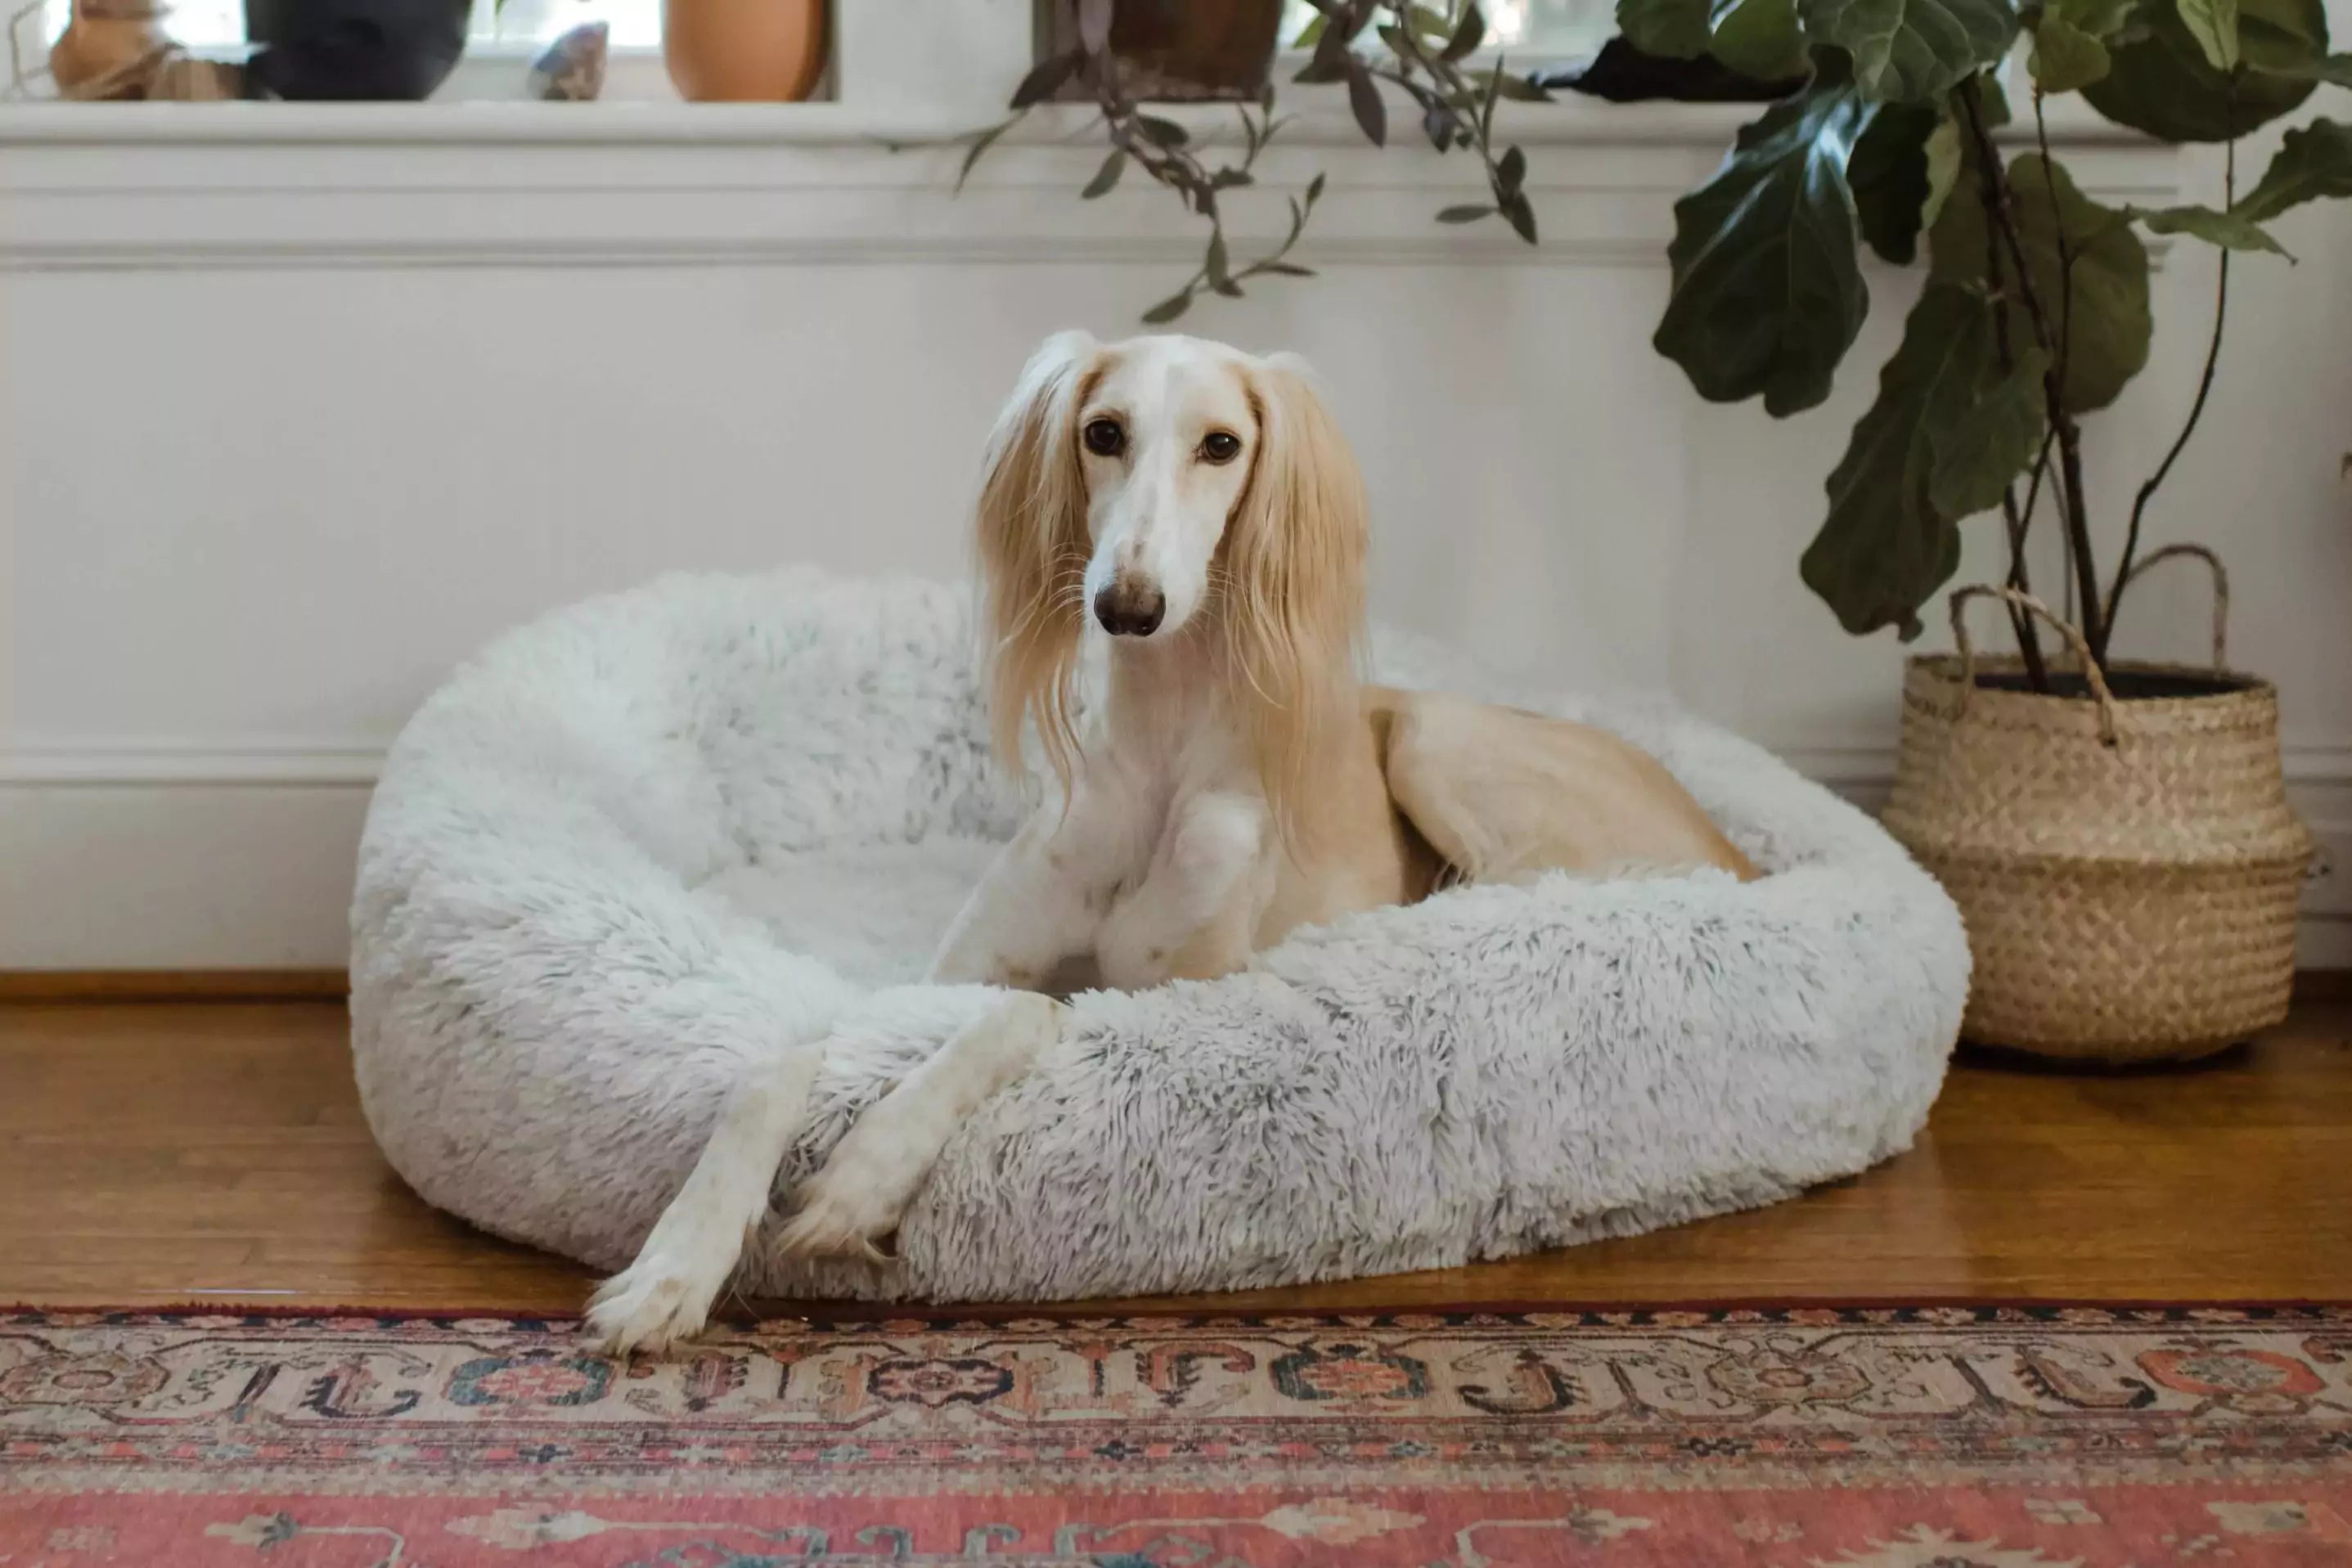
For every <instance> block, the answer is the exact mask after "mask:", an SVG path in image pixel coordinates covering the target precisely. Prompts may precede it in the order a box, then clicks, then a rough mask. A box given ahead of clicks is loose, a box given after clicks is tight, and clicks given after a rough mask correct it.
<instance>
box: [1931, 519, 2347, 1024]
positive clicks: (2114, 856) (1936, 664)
mask: <svg viewBox="0 0 2352 1568" xmlns="http://www.w3.org/2000/svg"><path fill="white" fill-rule="evenodd" d="M2178 555H2192V556H2200V557H2203V558H2204V559H2206V560H2208V561H2209V562H2210V564H2211V565H2212V567H2213V571H2214V586H2215V603H2214V639H2213V644H2214V645H2213V668H2212V669H2210V670H2197V669H2192V668H2189V667H2186V666H2182V665H2172V664H2125V663H2121V662H2110V663H2109V664H2108V665H2107V666H2106V674H2107V677H2108V678H2109V679H2111V680H2112V681H2113V682H2114V683H2115V685H2116V687H2118V688H2120V690H2121V691H2122V692H2123V693H2124V694H2126V695H2120V696H2119V695H2116V692H2115V691H2114V690H2111V689H2110V686H2109V679H2103V678H2102V677H2101V674H2100V671H2099V669H2098V668H2097V667H2096V666H2095V664H2093V663H2092V661H2091V657H2090V650H2089V649H2088V648H2087V647H2086V646H2084V643H2083V640H2082V637H2081V635H2080V634H2079V633H2078V632H2075V631H2074V629H2073V628H2072V627H2071V626H2068V625H2067V624H2066V623H2065V622H2063V621H2061V620H2060V619H2059V618H2058V617H2056V616H2054V615H2053V614H2052V613H2051V612H2050V611H2049V610H2048V608H2047V607H2045V606H2044V605H2042V603H2040V602H2039V601H2036V600H2034V599H2032V597H2030V596H2028V595H2026V594H2022V593H2019V592H2017V591H2013V590H2011V589H2006V588H1964V589H1962V590H1960V591H1958V592H1957V593H1955V594H1953V595H1952V598H1951V612H1952V630H1953V638H1954V644H1955V646H1956V647H1957V648H1958V653H1956V654H1950V655H1929V656H1925V657H1919V658H1914V659H1912V660H1911V661H1910V662H1909V664H1908V666H1907V668H1906V673H1905V677H1904V685H1903V751H1902V759H1901V762H1900V764H1899V765H1898V767H1897V769H1896V773H1895V793H1894V797H1893V799H1892V800H1890V802H1889V803H1888V805H1887V808H1886V813H1885V823H1886V826H1887V829H1888V830H1889V831H1892V832H1893V833H1894V835H1895V837H1896V838H1897V839H1899V840H1901V841H1903V843H1904V844H1905V845H1906V846H1907V847H1908V848H1909V849H1910V850H1911V852H1912V853H1913V854H1915V855H1916V856H1917V857H1918V859H1919V861H1920V862H1921V863H1922V864H1924V865H1925V866H1926V867H1927V869H1928V871H1930V872H1931V873H1934V874H1935V876H1936V877H1937V879H1938V880H1940V881H1941V882H1942V883H1943V884H1944V886H1945V888H1946V889H1947V890H1948V891H1949V892H1950V894H1951V895H1952V899H1953V902H1954V903H1956V904H1958V905H1959V908H1960V914H1961V916H1962V918H1963V919H1964V920H1965V921H1966V922H1967V923H1968V930H1969V946H1970V948H1971V949H1972V951H1973V952H1974V954H1975V957H1976V974H1975V980H1974V983H1973V985H1972V987H1971V988H1970V991H1969V1006H1968V1015H1967V1017H1966V1019H1964V1020H1963V1022H1962V1024H1961V1033H1962V1035H1963V1036H1964V1037H1965V1038H1967V1039H1969V1040H1973V1041H1976V1042H1978V1043H1979V1044H1984V1045H1996V1046H2004V1047H2008V1048H2011V1049H2013V1050H2019V1051H2031V1052H2033V1053H2035V1054H2037V1055H2042V1056H2050V1057H2063V1058H2069V1059H2075V1060H2084V1061H2107V1062H2125V1061H2154V1060H2160V1059H2167V1058H2170V1059H2186V1058H2189V1057H2195V1056H2202V1055H2206V1054H2208V1053H2210V1052H2212V1051H2219V1050H2221V1049H2222V1048H2224V1047H2226V1046H2229V1045H2231V1044H2234V1043H2235V1042H2237V1041H2239V1040H2243V1039H2245V1038H2246V1037H2247V1036H2248V1035H2249V1034H2251V1033H2252V1032H2253V1031H2255V1030H2260V1029H2263V1028H2265V1027H2267V1026H2269V1025H2271V1024H2274V1023H2276V1022H2278V1021H2279V1019H2282V1018H2284V1017H2285V1016H2286V1009H2287V995H2288V991H2289V988H2290V987H2291V986H2292V984H2293V981H2294V924H2295V901H2296V897H2297V894H2298V893H2299V892H2300V890H2301V887H2302V883H2303V878H2304V873H2305V868H2306V866H2307V865H2308V863H2309V861H2310V856H2311V840H2310V837H2309V835H2308V834H2307V833H2305V831H2304V827H2303V824H2302V823H2301V822H2300V821H2297V820H2296V818H2295V815H2294V811H2293V810H2291V809H2290V808H2289V807H2288V805H2287V800H2286V791H2285V788H2284V782H2283V780H2282V779H2281V778H2280V773H2279V738H2278V693H2277V692H2276V690H2274V689H2273V687H2272V686H2271V685H2269V684H2268V683H2266V682H2263V681H2259V680H2256V679H2254V678H2252V677H2251V676H2246V675H2241V674H2232V673H2231V672H2230V671H2229V669H2228V667H2227V665H2226V664H2225V662H2224V659H2223V643H2222V636H2223V627H2224V624H2225V622H2226V619H2227V615H2228V591H2227V586H2226V583H2225V580H2223V578H2222V576H2221V564H2220V562H2219V561H2217V560H2214V559H2213V558H2212V557H2211V555H2210V552H2207V551H2205V550H2203V549H2199V548H2197V547H2194V546H2175V547H2172V548H2171V549H2167V550H2160V551H2158V552H2156V553H2155V554H2154V555H2151V556H2150V557H2149V558H2148V559H2147V562H2146V563H2144V565H2143V567H2142V569H2141V570H2145V569H2146V567H2147V566H2153V565H2154V564H2156V562H2157V561H2158V560H2159V559H2165V558H2167V557H2171V556H2178ZM2133 575H2135V576H2137V572H2135V573H2134V574H2133ZM1980 595H1982V596H1990V597H1994V598H1999V599H2002V600H2005V601H2008V602H2009V603H2010V604H2011V605H2013V606H2015V607H2017V608H2018V609H2020V610H2021V611H2023V612H2026V613H2030V614H2034V615H2038V616H2040V617H2041V618H2042V619H2044V620H2046V621H2049V622H2051V623H2052V624H2053V625H2054V626H2056V627H2058V629H2059V630H2060V632H2062V633H2063V635H2064V636H2065V638H2066V640H2067V643H2068V645H2069V647H2070V648H2071V649H2072V650H2073V652H2074V659H2075V664H2076V668H2075V670H2074V672H2072V673H2071V675H2070V679H2069V684H2071V685H2073V686H2074V689H2075V690H2076V691H2077V692H2083V693H2085V694H2086V695H2041V694H2037V693H2035V692H2033V691H2032V689H2031V688H2030V687H2028V686H2027V685H2025V683H2024V681H2023V680H2022V679H2021V670H2022V664H2021V661H2019V660H2016V659H2013V658H2011V659H1980V658H1979V657H1977V656H1976V654H1975V653H1974V650H1972V649H1971V648H1970V646H1969V639H1968V632H1967V629H1966V627H1965V626H1964V625H1963V624H1962V621H1961V612H1962V610H1963V608H1964V607H1965V606H1966V604H1967V603H1968V601H1969V600H1970V599H1972V598H1975V597H1978V596H1980ZM2053 673H2054V672H2053Z"/></svg>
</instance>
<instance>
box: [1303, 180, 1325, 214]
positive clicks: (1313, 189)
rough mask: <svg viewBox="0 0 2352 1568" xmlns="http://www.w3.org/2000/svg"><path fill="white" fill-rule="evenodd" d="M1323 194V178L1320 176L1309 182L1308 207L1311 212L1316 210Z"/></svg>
mask: <svg viewBox="0 0 2352 1568" xmlns="http://www.w3.org/2000/svg"><path fill="white" fill-rule="evenodd" d="M1322 194H1323V176H1322V175H1320V174H1318V175H1316V176H1315V178H1313V179H1312V180H1309V181H1307V208H1308V210H1309V211H1312V210H1313V209H1314V206H1315V204H1316V202H1317V201H1318V200H1319V199H1321V197H1322Z"/></svg>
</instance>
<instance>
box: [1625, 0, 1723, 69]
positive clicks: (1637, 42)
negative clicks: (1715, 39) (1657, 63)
mask: <svg viewBox="0 0 2352 1568" xmlns="http://www.w3.org/2000/svg"><path fill="white" fill-rule="evenodd" d="M1617 30H1618V31H1619V32H1621V33H1622V34H1624V35H1625V41H1626V42H1627V43H1629V44H1631V45H1633V47H1635V48H1637V49H1639V50H1641V51H1642V52H1643V54H1645V55H1659V56H1663V57H1665V58H1668V59H1675V60H1688V59H1696V58H1697V57H1699V56H1701V55H1703V54H1705V53H1706V46H1707V42H1708V39H1709V37H1710V34H1709V32H1708V30H1707V0H1617Z"/></svg>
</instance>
